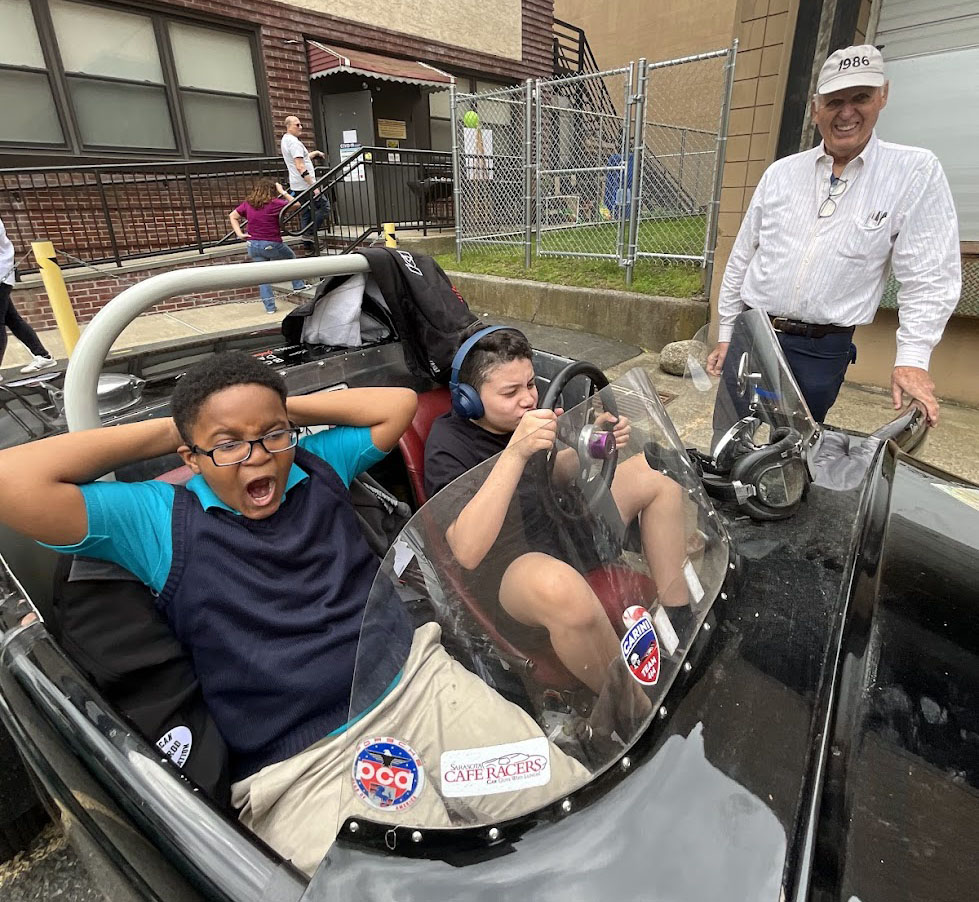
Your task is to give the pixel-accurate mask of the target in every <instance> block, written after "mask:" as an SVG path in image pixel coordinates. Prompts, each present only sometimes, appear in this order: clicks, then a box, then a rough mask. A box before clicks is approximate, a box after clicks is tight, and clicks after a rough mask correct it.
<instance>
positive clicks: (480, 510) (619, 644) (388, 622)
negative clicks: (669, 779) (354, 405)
mask: <svg viewBox="0 0 979 902" xmlns="http://www.w3.org/2000/svg"><path fill="white" fill-rule="evenodd" d="M534 440H535V436H534V435H531V436H528V437H527V438H526V439H525V440H524V442H525V443H527V444H526V445H525V446H522V445H521V444H511V445H510V446H508V448H507V450H506V451H504V452H502V454H500V455H497V456H496V457H494V458H491V459H490V460H487V461H486V462H485V463H483V464H482V465H480V466H479V467H477V468H475V469H473V470H471V471H469V472H468V473H465V474H464V475H462V476H460V477H459V478H458V479H457V480H456V481H455V482H453V483H451V484H450V485H449V486H447V487H446V488H444V489H442V491H441V492H439V493H438V494H437V495H436V496H435V497H434V498H433V499H432V500H431V501H429V503H428V504H426V505H425V506H424V507H423V508H422V509H421V510H420V511H418V513H416V514H415V516H414V517H413V518H412V519H411V521H410V522H409V523H408V525H407V526H406V528H405V529H404V531H403V532H402V534H401V536H400V537H399V539H398V540H397V541H396V543H395V544H394V546H393V547H392V548H391V550H390V551H389V553H388V554H387V556H386V557H385V558H384V560H383V562H382V564H381V568H380V571H379V574H378V576H377V579H376V580H375V583H374V586H373V589H372V592H371V597H370V600H369V603H368V606H367V611H366V614H365V617H364V623H363V627H362V630H361V638H360V646H359V650H358V658H357V664H356V668H355V674H354V683H353V691H352V696H351V709H350V721H351V723H350V725H349V726H348V729H347V730H346V733H345V734H344V739H345V742H346V744H347V751H346V754H345V757H344V762H345V763H344V766H345V767H347V768H349V772H348V778H347V779H345V780H344V781H343V784H342V785H343V790H344V793H345V798H344V799H343V802H342V804H341V808H340V824H342V823H343V821H344V820H346V819H347V818H350V817H353V818H360V819H362V820H363V819H366V820H374V821H379V822H382V823H390V824H394V825H400V826H405V827H417V828H419V829H422V828H428V829H432V828H445V827H460V826H464V827H474V826H480V825H484V824H493V823H498V822H500V821H503V820H506V819H508V818H511V817H516V816H519V815H522V814H525V813H528V812H530V811H533V810H536V809H539V808H540V807H542V806H545V805H548V804H550V803H553V802H556V801H558V800H562V799H564V798H566V797H567V796H568V794H569V793H572V792H574V791H575V790H577V789H579V788H581V787H582V786H583V785H585V784H586V783H588V782H589V781H590V780H591V779H592V778H593V777H594V776H595V775H596V774H598V773H600V772H602V771H604V770H605V769H606V768H608V767H609V766H610V765H611V764H613V763H614V762H615V761H616V760H617V759H619V758H620V757H621V756H622V755H624V754H625V752H626V751H627V750H628V749H629V747H630V746H631V745H632V744H633V743H634V742H635V740H636V739H637V738H638V737H639V735H640V734H641V733H642V732H643V731H644V730H645V728H646V727H647V726H648V724H649V722H650V721H651V720H652V718H653V716H654V712H656V711H657V710H658V708H659V706H660V704H661V700H662V698H663V696H664V695H665V693H666V692H667V690H668V689H669V687H670V684H671V683H672V681H673V679H674V677H675V676H676V674H677V673H678V671H679V669H680V668H681V667H682V664H683V660H684V656H685V655H686V653H687V650H688V649H689V648H690V646H691V643H692V642H693V640H694V638H695V636H696V634H697V631H698V629H699V628H700V626H701V623H702V621H703V619H704V617H705V615H706V614H707V611H708V609H709V607H710V605H711V603H712V602H713V600H714V598H715V597H716V595H717V593H718V592H719V590H720V587H721V583H722V581H723V580H724V577H725V574H726V572H727V569H728V561H729V548H728V539H727V536H726V534H725V532H724V529H723V527H722V526H721V525H720V523H719V522H718V518H717V516H716V515H715V513H714V511H713V508H712V507H711V504H710V501H709V500H708V499H707V496H706V495H705V494H704V492H703V491H702V488H701V485H700V483H699V481H698V478H697V476H696V473H695V471H694V469H693V468H692V466H691V465H690V462H689V460H688V458H687V456H686V454H685V452H684V449H683V445H682V444H681V443H680V441H679V438H678V436H677V434H676V432H675V430H674V428H673V426H672V424H671V422H670V420H669V418H668V417H667V415H666V411H665V410H664V408H663V405H662V403H661V401H660V399H659V397H658V396H657V394H656V391H655V390H654V389H653V386H652V384H651V382H650V380H649V378H648V376H647V375H646V373H644V372H643V371H641V370H633V371H631V372H629V373H627V374H626V375H625V376H623V377H622V378H621V379H619V380H618V381H616V382H614V383H613V384H612V385H611V386H609V387H608V388H606V389H603V390H602V391H601V392H600V393H599V394H598V395H595V396H593V397H591V398H589V399H588V400H586V401H584V402H583V403H581V404H579V405H578V406H576V407H574V408H573V409H571V410H568V411H567V412H565V413H564V414H563V415H562V416H561V417H560V419H559V420H558V424H557V438H556V441H555V443H554V446H553V448H552V450H551V452H550V454H548V453H547V452H544V451H538V452H536V453H533V454H531V453H529V451H530V448H531V447H532V446H531V445H530V444H529V443H531V442H533V441H534ZM525 457H526V458H527V459H526V463H525V464H522V466H521V462H522V461H523V459H524V458H525ZM514 474H516V476H515V475H514ZM487 498H489V499H490V501H491V502H492V503H490V504H488V505H484V504H483V503H482V502H484V501H486V499H487ZM474 505H475V507H474ZM473 515H475V516H473ZM340 824H338V829H339V827H340Z"/></svg>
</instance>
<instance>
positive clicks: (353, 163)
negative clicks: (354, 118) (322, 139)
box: [279, 146, 452, 253]
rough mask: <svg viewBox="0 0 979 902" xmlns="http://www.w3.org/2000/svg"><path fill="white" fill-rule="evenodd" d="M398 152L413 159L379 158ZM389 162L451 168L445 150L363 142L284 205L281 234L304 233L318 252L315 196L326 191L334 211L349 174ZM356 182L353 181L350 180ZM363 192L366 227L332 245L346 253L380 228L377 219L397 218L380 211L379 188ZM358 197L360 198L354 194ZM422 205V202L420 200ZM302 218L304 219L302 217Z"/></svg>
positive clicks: (408, 166) (295, 235)
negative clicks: (293, 199) (370, 144)
mask: <svg viewBox="0 0 979 902" xmlns="http://www.w3.org/2000/svg"><path fill="white" fill-rule="evenodd" d="M392 153H394V154H398V155H399V157H400V156H401V155H405V156H410V157H412V158H414V159H412V160H410V161H401V160H400V159H399V161H398V162H391V161H390V160H385V159H383V158H382V156H383V155H390V154H392ZM386 166H391V167H395V168H398V167H400V168H411V167H415V166H418V167H420V168H423V167H432V168H436V169H442V170H444V171H445V173H446V174H451V171H452V159H451V154H449V153H446V152H445V151H437V150H426V149H421V148H397V149H395V148H389V147H377V146H367V147H361V148H360V149H359V150H358V151H357V152H356V153H354V154H352V155H351V156H349V157H347V158H346V159H344V160H341V161H340V162H339V163H338V164H336V165H335V166H333V168H331V169H330V170H328V171H327V172H325V173H323V174H322V175H320V176H318V177H317V178H316V180H315V181H314V182H313V184H312V185H310V186H309V187H308V188H306V189H305V190H304V191H302V192H300V193H299V194H297V195H296V198H295V200H296V203H295V205H290V206H289V207H286V208H284V209H283V210H282V211H281V212H280V213H279V226H280V228H281V230H282V232H283V234H285V235H289V236H291V237H303V236H308V238H309V240H310V241H312V242H313V245H314V249H315V252H316V253H319V250H320V246H319V234H318V229H314V228H313V224H314V223H315V221H316V216H315V214H316V203H317V197H318V196H320V197H322V196H323V195H326V197H327V199H328V201H329V202H330V204H331V206H332V209H333V210H334V211H335V210H336V208H337V206H338V201H339V199H340V196H339V191H340V189H341V188H343V187H344V184H345V183H346V184H350V181H349V179H350V176H351V175H353V174H354V173H356V172H357V170H358V169H360V168H361V167H364V168H365V169H366V168H370V169H371V170H372V171H373V170H374V169H376V167H386ZM354 184H356V182H354ZM364 190H365V191H366V193H367V201H368V203H367V205H366V206H367V209H366V211H365V212H366V213H367V218H368V219H369V221H368V222H364V223H360V224H361V225H365V226H366V227H365V228H364V229H362V230H361V231H360V232H358V233H356V234H351V235H347V236H346V243H345V244H342V245H337V246H335V249H336V250H337V251H338V252H339V253H347V252H349V251H351V250H353V249H354V248H356V247H358V246H359V245H360V244H362V243H363V242H364V241H366V240H367V239H368V238H369V237H370V236H371V235H373V234H379V233H380V231H381V222H382V218H383V217H390V218H391V219H392V220H399V219H400V217H398V216H395V215H393V212H382V209H381V207H380V206H379V205H380V198H379V195H380V194H381V192H380V191H378V190H376V186H375V190H373V191H371V190H368V189H366V188H365V189H364ZM357 200H358V201H360V200H361V198H357ZM357 206H360V207H363V206H364V205H362V204H359V203H358V204H357ZM422 207H424V203H423V202H422ZM422 213H423V216H422V220H423V228H425V219H424V210H423V211H422ZM304 219H305V223H303V220H304ZM297 221H298V222H299V223H300V225H299V227H298V228H297V227H296V225H295V223H296V222H297Z"/></svg>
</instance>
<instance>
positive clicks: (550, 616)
mask: <svg viewBox="0 0 979 902" xmlns="http://www.w3.org/2000/svg"><path fill="white" fill-rule="evenodd" d="M500 604H501V605H503V608H504V610H505V611H506V612H507V613H508V614H509V615H510V616H511V617H513V618H514V619H515V620H519V621H520V622H521V623H523V624H526V625H527V626H541V627H544V629H546V630H547V632H548V634H549V635H550V638H551V645H552V646H553V647H554V651H555V653H556V654H557V656H558V658H560V660H561V663H562V664H564V666H565V667H567V668H568V670H570V671H571V673H572V674H574V675H575V676H576V677H577V678H578V679H579V680H581V682H582V683H584V684H585V685H586V686H587V687H588V688H589V689H591V690H592V691H593V692H595V693H596V694H597V693H599V692H600V691H601V689H602V685H603V684H604V682H605V672H606V670H607V669H608V665H609V662H610V661H612V659H613V658H615V656H616V655H617V654H618V653H619V640H618V638H617V636H616V635H615V630H614V629H613V628H612V624H611V623H610V622H609V619H608V615H607V614H606V613H605V609H604V608H603V607H602V604H601V602H600V601H599V600H598V598H597V596H596V595H595V593H594V592H593V591H592V590H591V587H590V586H589V585H588V583H586V582H585V580H584V578H583V577H582V576H581V574H580V573H578V572H577V571H576V570H575V569H574V568H573V567H570V566H568V565H567V564H565V563H564V562H563V561H559V560H557V559H556V558H553V557H551V556H550V555H547V554H541V553H539V552H536V551H533V552H529V553H528V554H525V555H522V556H521V557H519V558H517V560H515V561H514V562H513V563H512V564H511V565H510V566H509V567H508V568H507V571H506V573H504V574H503V581H502V582H501V583H500Z"/></svg>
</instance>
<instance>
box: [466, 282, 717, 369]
mask: <svg viewBox="0 0 979 902" xmlns="http://www.w3.org/2000/svg"><path fill="white" fill-rule="evenodd" d="M448 276H449V278H450V279H452V281H453V283H454V284H455V286H456V288H458V289H459V291H460V292H461V293H462V296H463V297H464V298H465V299H466V301H467V302H468V304H469V306H470V307H473V308H474V309H476V310H479V311H480V312H485V313H491V314H492V313H496V314H499V315H501V316H510V317H513V318H514V319H522V320H525V321H527V322H534V323H540V324H541V325H545V326H561V327H563V328H565V329H576V330H579V331H582V332H592V333H594V334H596V335H604V336H606V337H607V338H616V339H618V340H619V341H626V342H629V343H630V344H635V345H639V346H641V347H643V348H645V349H646V350H649V351H659V350H660V349H661V348H662V347H663V345H665V344H668V343H669V342H671V341H678V340H680V339H683V338H692V337H693V335H694V333H695V332H696V331H697V330H698V329H699V328H700V327H701V326H703V325H704V323H706V322H707V302H706V301H696V300H684V299H681V298H661V297H655V296H652V295H646V294H635V293H633V292H631V291H605V290H601V289H595V288H573V287H571V286H568V285H551V284H549V283H547V282H530V281H527V280H524V279H502V278H499V277H498V276H483V275H474V274H472V273H461V272H450V273H448Z"/></svg>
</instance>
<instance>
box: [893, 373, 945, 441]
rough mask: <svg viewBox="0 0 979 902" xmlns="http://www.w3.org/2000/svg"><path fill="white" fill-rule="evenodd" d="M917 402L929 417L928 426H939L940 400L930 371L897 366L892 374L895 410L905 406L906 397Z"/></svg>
mask: <svg viewBox="0 0 979 902" xmlns="http://www.w3.org/2000/svg"><path fill="white" fill-rule="evenodd" d="M905 394H907V395H909V396H910V398H911V400H913V401H917V402H918V403H919V404H920V405H921V407H923V408H924V411H925V413H926V414H927V416H928V425H929V426H937V425H938V399H937V398H936V397H935V382H934V380H933V379H932V378H931V376H929V375H928V370H923V369H922V368H921V367H920V366H896V367H894V370H893V371H892V372H891V400H892V401H893V402H894V409H895V410H900V409H901V407H903V406H904V395H905Z"/></svg>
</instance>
